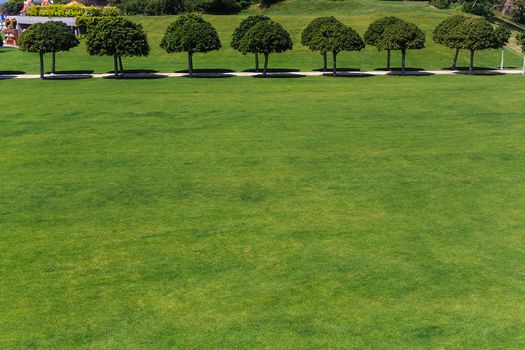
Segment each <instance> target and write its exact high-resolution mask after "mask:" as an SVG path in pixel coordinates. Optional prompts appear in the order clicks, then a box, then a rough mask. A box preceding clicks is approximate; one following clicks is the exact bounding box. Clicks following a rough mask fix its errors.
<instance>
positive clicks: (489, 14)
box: [461, 0, 494, 18]
mask: <svg viewBox="0 0 525 350" xmlns="http://www.w3.org/2000/svg"><path fill="white" fill-rule="evenodd" d="M461 10H462V11H463V12H467V13H472V14H473V15H476V16H482V17H486V18H493V17H494V10H493V8H492V4H491V3H490V1H488V0H481V1H474V2H471V1H464V2H462V3H461Z"/></svg>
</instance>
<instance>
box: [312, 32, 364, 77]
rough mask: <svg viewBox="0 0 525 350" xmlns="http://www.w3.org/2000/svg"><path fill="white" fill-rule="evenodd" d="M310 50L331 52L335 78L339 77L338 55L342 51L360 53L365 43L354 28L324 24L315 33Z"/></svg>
mask: <svg viewBox="0 0 525 350" xmlns="http://www.w3.org/2000/svg"><path fill="white" fill-rule="evenodd" d="M309 47H310V49H312V50H313V51H320V52H331V53H332V57H333V68H332V74H333V76H336V75H337V55H338V53H339V52H341V51H360V50H362V49H364V47H365V43H364V41H363V39H361V37H360V36H359V34H358V33H357V32H356V31H355V30H354V29H352V28H350V27H348V26H346V25H344V24H342V23H340V22H327V23H324V24H322V25H321V26H320V27H319V28H318V30H316V32H315V33H314V35H313V37H312V39H311V40H310V44H309Z"/></svg>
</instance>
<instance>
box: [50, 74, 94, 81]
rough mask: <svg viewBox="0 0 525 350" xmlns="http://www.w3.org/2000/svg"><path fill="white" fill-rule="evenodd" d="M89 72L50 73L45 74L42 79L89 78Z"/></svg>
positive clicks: (90, 76)
mask: <svg viewBox="0 0 525 350" xmlns="http://www.w3.org/2000/svg"><path fill="white" fill-rule="evenodd" d="M91 78H93V76H92V75H91V74H52V75H46V76H45V77H44V80H80V79H91Z"/></svg>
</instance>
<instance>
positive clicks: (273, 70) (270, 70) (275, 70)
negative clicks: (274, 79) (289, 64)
mask: <svg viewBox="0 0 525 350" xmlns="http://www.w3.org/2000/svg"><path fill="white" fill-rule="evenodd" d="M262 71H263V68H260V69H259V73H261V72H262ZM243 72H246V73H256V72H257V71H256V70H255V69H245V70H243ZM288 72H299V69H297V68H268V73H288Z"/></svg>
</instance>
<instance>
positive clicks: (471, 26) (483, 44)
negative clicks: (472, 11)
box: [457, 18, 499, 74]
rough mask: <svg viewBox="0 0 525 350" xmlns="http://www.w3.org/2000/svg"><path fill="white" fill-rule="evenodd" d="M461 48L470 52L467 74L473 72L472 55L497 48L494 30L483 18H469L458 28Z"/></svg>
mask: <svg viewBox="0 0 525 350" xmlns="http://www.w3.org/2000/svg"><path fill="white" fill-rule="evenodd" d="M457 35H458V37H459V39H460V40H461V48H462V49H465V50H469V51H470V64H469V70H468V72H469V74H472V73H473V72H474V53H475V52H476V51H477V50H485V49H492V48H495V47H499V44H498V38H497V37H496V32H495V31H494V28H493V27H492V25H491V24H490V22H489V21H487V20H486V19H484V18H469V19H468V20H466V21H465V22H463V24H461V26H460V27H459V28H458V31H457Z"/></svg>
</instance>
